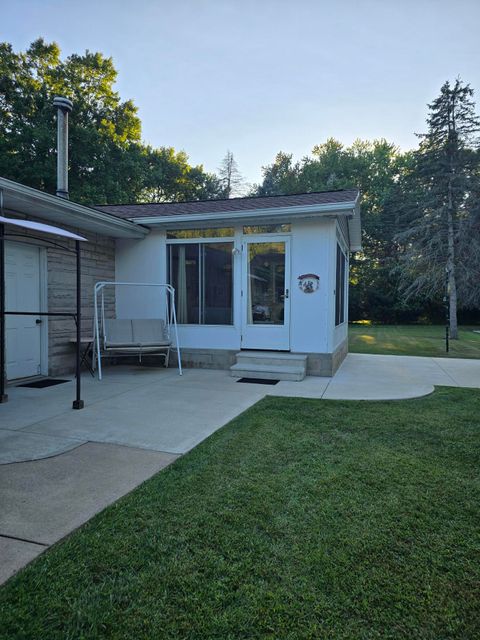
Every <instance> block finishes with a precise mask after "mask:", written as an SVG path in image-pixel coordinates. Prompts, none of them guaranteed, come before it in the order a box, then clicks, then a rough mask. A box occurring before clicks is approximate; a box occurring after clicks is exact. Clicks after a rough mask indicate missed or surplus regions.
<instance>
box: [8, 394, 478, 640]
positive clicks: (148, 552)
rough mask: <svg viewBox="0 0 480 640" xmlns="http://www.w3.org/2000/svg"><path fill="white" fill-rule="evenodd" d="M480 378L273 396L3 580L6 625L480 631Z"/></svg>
mask: <svg viewBox="0 0 480 640" xmlns="http://www.w3.org/2000/svg"><path fill="white" fill-rule="evenodd" d="M479 407H480V391H477V390H467V389H453V388H445V387H443V388H440V389H438V390H436V391H435V393H434V394H432V395H431V396H428V397H425V398H421V399H417V400H406V401H396V402H348V401H322V400H303V399H299V398H295V399H292V398H273V397H270V398H266V399H264V400H262V401H261V402H260V403H258V404H257V405H256V406H254V407H253V408H251V409H250V410H248V411H247V412H245V413H244V414H242V415H241V416H240V417H238V418H237V419H236V420H234V421H233V422H231V423H230V424H229V425H227V426H226V427H225V428H223V429H221V430H220V431H218V432H217V433H216V434H214V435H213V436H212V437H210V438H209V439H208V440H206V441H205V442H203V443H202V444H201V445H200V446H198V447H197V448H196V449H194V450H193V451H192V452H190V453H189V454H188V455H186V456H184V457H183V458H181V459H179V460H177V461H176V462H175V463H174V464H173V465H172V466H170V467H169V468H167V469H166V470H164V471H162V472H161V473H159V474H157V475H156V476H155V477H154V478H152V479H151V480H149V481H148V482H146V483H145V484H143V485H142V486H141V487H139V488H138V489H137V490H136V491H134V492H133V493H131V494H130V495H128V496H126V497H125V498H123V499H122V500H120V501H119V502H117V503H116V504H114V505H113V506H111V507H110V508H108V509H106V510H105V511H104V512H102V513H101V514H99V515H98V516H97V517H95V518H94V519H93V520H91V521H90V522H89V523H88V524H87V525H86V526H84V527H83V528H82V529H80V530H78V531H77V532H75V533H74V534H72V535H71V536H70V537H69V538H68V539H67V540H65V541H64V542H63V543H60V544H58V545H56V547H54V548H53V549H52V550H50V551H49V552H47V553H46V554H44V556H43V557H41V558H39V559H38V560H37V561H36V562H34V563H33V564H32V565H30V566H29V567H27V568H26V570H24V571H23V572H21V573H20V574H19V575H17V576H16V577H15V578H13V579H12V580H10V581H9V582H8V583H7V585H6V586H5V587H4V588H3V589H0V637H1V638H8V639H9V640H12V639H15V638H18V639H20V638H22V639H27V638H30V639H35V640H43V639H45V640H56V639H62V640H68V639H72V640H73V639H74V640H80V639H87V638H88V639H89V640H90V639H93V638H115V639H120V638H124V639H128V640H132V639H133V640H140V639H143V638H148V639H157V638H159V639H162V640H163V639H172V638H176V639H180V638H182V639H196V640H209V639H211V638H215V639H218V640H229V639H237V638H244V639H255V638H271V639H280V640H289V639H291V640H297V639H304V638H312V639H319V638H320V639H321V638H325V639H328V640H337V639H342V640H347V639H351V640H362V639H369V640H370V639H374V638H378V639H382V640H386V639H395V640H397V639H401V638H405V639H408V640H412V639H415V640H418V639H422V640H424V639H431V640H439V639H442V640H445V639H450V638H458V639H461V640H469V639H472V640H473V639H474V638H475V639H477V638H479V637H480V604H479V603H480V592H479V591H480V590H479V584H480V564H479V550H480V539H479V522H480V509H479V505H480V487H479V468H480V466H479V462H480V460H479V451H480V447H479V445H480V431H479V427H480V412H479Z"/></svg>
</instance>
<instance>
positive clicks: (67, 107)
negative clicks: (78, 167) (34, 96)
mask: <svg viewBox="0 0 480 640" xmlns="http://www.w3.org/2000/svg"><path fill="white" fill-rule="evenodd" d="M53 106H54V107H57V196H60V197H61V198H67V199H68V114H69V113H70V111H71V110H72V108H73V103H72V101H71V100H69V99H68V98H61V97H59V96H57V97H56V98H54V99H53Z"/></svg>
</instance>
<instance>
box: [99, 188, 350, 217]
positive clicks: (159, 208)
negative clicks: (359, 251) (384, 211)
mask: <svg viewBox="0 0 480 640" xmlns="http://www.w3.org/2000/svg"><path fill="white" fill-rule="evenodd" d="M357 196H358V189H342V190H340V191H319V192H315V193H299V194H294V195H288V196H262V197H259V198H229V199H228V200H200V201H195V202H158V203H156V202H154V203H146V204H110V205H101V206H97V207H95V208H96V209H99V210H100V211H105V212H107V213H112V214H114V215H115V216H118V217H119V218H128V219H130V218H144V217H156V216H175V215H191V214H207V213H224V212H228V211H232V212H234V211H253V210H255V209H276V208H279V207H304V206H308V205H316V204H319V205H325V204H341V203H342V202H353V201H354V200H355V199H356V198H357Z"/></svg>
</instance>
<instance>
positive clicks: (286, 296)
mask: <svg viewBox="0 0 480 640" xmlns="http://www.w3.org/2000/svg"><path fill="white" fill-rule="evenodd" d="M289 295H290V292H289V291H288V289H285V293H284V294H283V296H282V299H283V300H286V299H287V298H288V296H289Z"/></svg>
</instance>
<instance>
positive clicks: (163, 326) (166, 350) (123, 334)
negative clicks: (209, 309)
mask: <svg viewBox="0 0 480 640" xmlns="http://www.w3.org/2000/svg"><path fill="white" fill-rule="evenodd" d="M109 287H110V288H113V290H114V291H116V288H117V287H154V288H156V289H157V291H158V292H159V293H160V294H161V295H162V294H163V296H162V297H161V298H160V307H161V308H162V309H163V310H164V312H163V314H162V315H163V316H164V317H159V318H106V317H105V290H106V289H107V288H109ZM172 334H173V335H172ZM172 338H173V339H172ZM94 342H95V344H94V357H95V359H96V362H97V365H98V379H99V380H101V379H102V358H109V357H126V356H133V357H136V358H138V361H139V362H140V363H141V362H142V357H143V356H152V355H155V356H158V357H161V358H163V359H164V365H165V367H168V363H169V358H170V350H171V348H175V350H176V352H177V362H178V373H179V375H182V361H181V354H180V345H179V341H178V330H177V318H176V312H175V289H174V288H173V287H172V286H171V285H169V284H159V283H154V282H97V283H96V285H95V288H94Z"/></svg>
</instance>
